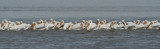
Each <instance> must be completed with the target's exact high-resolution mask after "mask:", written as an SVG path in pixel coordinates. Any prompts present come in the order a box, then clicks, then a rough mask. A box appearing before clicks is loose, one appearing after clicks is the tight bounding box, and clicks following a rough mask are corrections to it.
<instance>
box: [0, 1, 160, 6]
mask: <svg viewBox="0 0 160 49" xmlns="http://www.w3.org/2000/svg"><path fill="white" fill-rule="evenodd" d="M0 6H31V7H35V6H38V7H39V6H49V7H52V6H160V0H0Z"/></svg>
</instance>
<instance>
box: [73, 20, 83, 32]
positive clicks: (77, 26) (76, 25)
mask: <svg viewBox="0 0 160 49" xmlns="http://www.w3.org/2000/svg"><path fill="white" fill-rule="evenodd" d="M82 29H84V22H83V21H82V22H81V23H77V22H76V21H75V23H74V24H73V25H72V27H71V30H82Z"/></svg>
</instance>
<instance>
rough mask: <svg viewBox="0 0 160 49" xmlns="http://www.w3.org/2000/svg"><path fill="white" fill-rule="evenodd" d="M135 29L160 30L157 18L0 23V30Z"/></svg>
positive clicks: (6, 21) (4, 21) (5, 21)
mask: <svg viewBox="0 0 160 49" xmlns="http://www.w3.org/2000/svg"><path fill="white" fill-rule="evenodd" d="M53 29H55V30H86V31H92V30H105V31H109V30H115V29H121V30H137V29H155V30H160V23H159V22H158V20H155V21H148V20H144V21H140V20H136V21H133V22H126V21H125V20H121V21H116V20H115V21H111V22H107V21H106V20H102V21H100V20H99V19H97V20H96V22H95V23H94V22H93V21H92V20H82V21H81V22H77V21H75V22H64V20H61V21H55V20H53V19H50V20H49V21H46V20H42V19H40V20H39V21H37V22H32V24H27V23H23V22H22V21H16V22H12V21H8V20H6V19H4V20H3V21H2V22H1V23H0V30H4V31H5V30H7V31H11V30H13V31H20V30H53Z"/></svg>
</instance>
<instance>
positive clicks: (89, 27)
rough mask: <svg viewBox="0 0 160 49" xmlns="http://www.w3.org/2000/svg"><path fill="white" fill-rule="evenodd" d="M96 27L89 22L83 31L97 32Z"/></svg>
mask: <svg viewBox="0 0 160 49" xmlns="http://www.w3.org/2000/svg"><path fill="white" fill-rule="evenodd" d="M96 27H97V25H96V24H95V23H93V22H92V20H89V21H87V23H86V26H85V30H86V31H90V30H97V29H96Z"/></svg>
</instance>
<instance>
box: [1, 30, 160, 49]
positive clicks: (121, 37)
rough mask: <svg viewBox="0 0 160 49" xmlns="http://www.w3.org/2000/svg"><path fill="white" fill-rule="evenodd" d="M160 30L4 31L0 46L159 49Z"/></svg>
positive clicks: (21, 48)
mask: <svg viewBox="0 0 160 49" xmlns="http://www.w3.org/2000/svg"><path fill="white" fill-rule="evenodd" d="M159 32H160V31H158V30H136V31H134V30H133V31H125V30H116V31H114V32H105V31H91V32H86V31H62V30H52V31H18V32H17V31H1V33H0V45H1V46H0V49H10V48H11V49H115V48H116V49H159V48H160V45H159V44H160V42H159V41H160V40H159V38H160V36H159V35H160V33H159Z"/></svg>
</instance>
